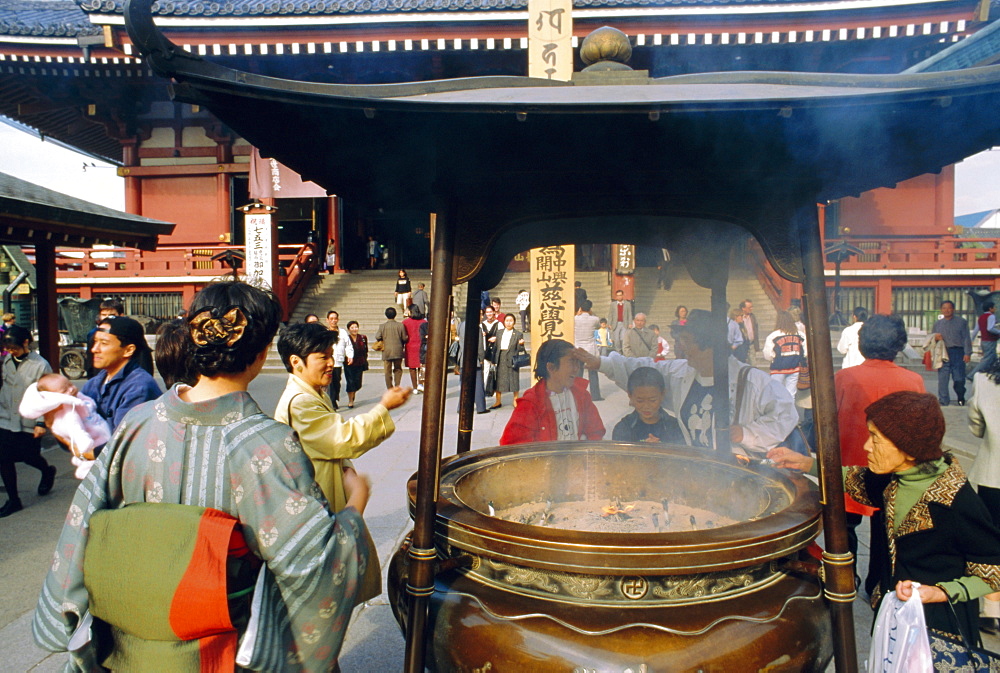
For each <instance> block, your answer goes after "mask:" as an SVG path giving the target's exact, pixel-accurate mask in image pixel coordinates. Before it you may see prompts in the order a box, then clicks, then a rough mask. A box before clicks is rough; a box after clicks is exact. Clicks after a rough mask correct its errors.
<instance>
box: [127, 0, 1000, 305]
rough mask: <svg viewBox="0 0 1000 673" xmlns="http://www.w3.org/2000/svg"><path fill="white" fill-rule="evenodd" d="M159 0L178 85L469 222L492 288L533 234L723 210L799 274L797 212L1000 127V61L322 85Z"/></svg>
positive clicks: (655, 224)
mask: <svg viewBox="0 0 1000 673" xmlns="http://www.w3.org/2000/svg"><path fill="white" fill-rule="evenodd" d="M149 5H150V0H132V2H131V3H130V5H129V6H128V7H127V8H126V23H127V27H128V30H129V34H130V35H131V37H132V39H133V41H134V42H135V43H136V44H137V46H138V47H139V49H140V50H141V52H142V53H143V54H144V55H145V56H146V57H147V58H148V63H149V64H150V65H151V66H152V67H153V68H154V70H156V71H157V72H158V73H159V74H161V75H163V76H166V77H171V78H173V79H174V80H175V82H176V84H175V86H174V92H173V93H174V95H175V96H176V97H177V98H178V99H180V100H183V101H187V102H191V103H197V104H201V105H204V106H205V107H207V108H208V109H209V110H211V111H212V112H213V113H214V114H215V115H216V116H217V117H219V118H220V119H222V120H223V121H224V122H225V123H226V124H228V125H229V126H231V127H232V128H233V129H234V130H235V131H236V132H237V133H238V134H239V135H241V136H243V137H244V138H246V139H247V140H248V141H250V142H251V143H252V144H253V145H255V146H257V147H259V148H260V149H261V152H262V153H263V154H264V155H265V156H273V157H275V158H277V159H278V160H280V161H281V162H282V163H284V164H286V165H288V166H290V167H292V168H294V169H295V170H296V171H298V172H299V173H301V174H302V176H303V178H304V179H306V180H312V181H315V182H317V183H318V184H320V185H322V186H324V187H325V188H326V189H327V190H329V191H330V192H332V193H337V194H338V195H341V196H344V197H346V198H349V199H353V200H355V201H358V202H362V203H365V204H367V205H369V206H372V207H379V208H384V209H386V210H389V209H396V208H407V209H423V210H426V211H428V212H437V213H439V214H441V215H443V216H444V217H446V218H449V219H450V220H452V221H454V222H456V223H457V225H458V241H457V248H456V264H455V280H456V281H458V282H461V281H463V280H466V279H468V278H470V277H471V276H473V275H476V274H478V273H483V274H485V275H484V276H483V277H482V278H483V282H484V284H485V286H486V287H490V286H491V282H495V281H496V280H498V279H499V277H500V275H501V274H502V273H503V269H504V268H505V267H506V264H507V262H508V261H509V259H510V258H511V257H512V256H513V254H514V253H516V252H518V251H520V250H525V249H527V248H530V247H535V246H538V245H543V244H548V243H556V242H567V241H571V240H572V241H575V242H579V243H588V242H592V243H597V242H634V243H645V244H650V245H665V246H667V247H671V248H674V249H681V250H683V249H684V248H689V247H691V246H692V245H693V246H694V247H699V243H698V241H699V240H702V239H703V237H704V235H705V234H706V233H707V232H708V231H709V230H708V229H706V228H705V227H706V223H708V222H728V223H735V224H738V225H740V226H742V227H743V228H745V229H746V230H748V231H750V232H751V233H753V234H754V236H755V237H756V238H757V240H758V241H759V242H760V243H761V245H762V246H763V248H764V250H765V252H766V253H767V254H768V256H769V258H770V260H771V262H772V264H773V265H774V266H775V268H776V269H777V270H778V271H779V272H780V273H782V274H783V275H784V276H786V277H787V278H789V279H792V280H800V279H801V278H802V269H801V263H800V261H799V258H800V247H799V238H798V232H797V231H796V229H795V227H796V225H795V224H794V222H795V221H796V219H797V217H798V216H799V215H800V214H801V213H803V212H806V211H807V210H810V209H811V210H813V211H814V210H815V204H816V203H817V202H819V201H824V200H828V199H835V198H839V197H843V196H848V195H857V194H859V193H861V192H863V191H866V190H870V189H874V188H876V187H884V186H892V185H894V184H896V183H897V182H900V181H902V180H905V179H907V178H911V177H914V176H916V175H920V174H922V173H928V172H935V171H938V170H939V169H940V168H941V167H943V166H946V165H948V164H952V163H955V162H956V161H959V160H961V159H963V158H965V157H967V156H969V155H971V154H974V153H976V152H978V151H981V150H983V149H986V148H988V147H991V146H993V145H996V144H1000V115H997V114H996V110H997V109H1000V107H998V104H1000V66H991V67H987V68H978V69H970V70H964V71H953V72H945V73H921V74H909V75H829V74H802V73H714V74H701V75H690V76H681V77H670V78H664V79H657V80H651V79H648V78H646V77H645V76H644V75H643V74H642V73H637V72H626V73H624V74H622V73H621V72H620V71H619V72H603V73H592V72H588V73H580V75H582V76H580V77H578V78H577V79H576V80H575V81H574V82H552V81H548V80H538V79H531V78H526V77H483V78H470V79H459V80H447V81H436V82H419V83H408V84H396V85H337V84H316V83H308V82H300V81H291V80H282V79H274V78H268V77H261V76H257V75H253V74H251V73H245V72H240V71H235V70H232V69H228V68H225V67H222V66H219V65H216V64H213V63H210V62H208V61H205V60H203V59H201V58H198V57H196V56H193V55H191V54H189V53H187V52H185V51H183V50H182V49H180V48H179V47H177V46H176V45H173V44H172V43H170V42H169V40H167V39H166V38H165V37H164V36H163V35H162V34H161V33H160V32H159V31H158V30H157V29H156V27H155V26H154V25H153V22H152V18H151V16H150V14H149ZM711 231H717V230H716V229H712V230H711ZM712 235H713V236H714V235H716V234H712ZM700 247H701V248H704V245H703V244H701V245H700ZM689 266H690V265H689ZM715 268H717V267H715ZM703 271H704V274H708V275H711V273H712V272H713V267H712V266H709V267H706V268H705V269H704V270H703ZM692 272H693V273H694V274H695V276H696V280H698V281H699V282H700V283H702V284H703V285H707V284H710V283H708V282H707V280H708V278H707V277H702V276H703V274H702V273H699V272H698V271H697V270H694V269H692Z"/></svg>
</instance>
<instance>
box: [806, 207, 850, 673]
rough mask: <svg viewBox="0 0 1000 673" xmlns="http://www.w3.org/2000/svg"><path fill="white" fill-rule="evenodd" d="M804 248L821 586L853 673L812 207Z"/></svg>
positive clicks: (829, 364)
mask: <svg viewBox="0 0 1000 673" xmlns="http://www.w3.org/2000/svg"><path fill="white" fill-rule="evenodd" d="M793 223H794V224H795V225H797V228H798V232H799V240H800V241H801V249H802V265H803V269H804V271H805V280H804V282H803V289H804V294H803V297H802V300H803V305H804V306H805V309H806V316H807V318H808V320H807V321H806V338H807V341H808V343H809V367H810V370H811V372H812V376H811V380H812V398H813V409H814V410H815V417H816V437H817V441H818V443H819V446H818V448H817V458H818V461H819V482H820V489H821V490H820V493H821V501H822V503H823V533H824V541H825V543H826V549H825V550H824V551H823V566H824V570H825V581H824V583H823V593H824V596H825V597H826V599H827V600H828V601H829V602H830V616H831V618H832V620H833V644H834V645H833V646H834V652H833V654H834V662H835V664H836V667H837V672H838V673H856V672H857V670H858V655H857V645H856V643H855V639H854V614H853V608H852V603H853V601H854V599H855V597H856V596H857V590H856V588H855V586H854V555H853V554H851V552H850V549H849V547H848V544H847V523H846V516H845V513H844V480H843V473H842V470H841V458H840V435H839V432H838V428H837V398H836V393H835V390H834V385H833V353H832V349H831V347H830V325H829V315H830V313H829V311H828V310H827V301H826V283H825V282H824V273H823V244H822V241H821V240H820V235H819V215H818V211H817V208H816V206H814V205H811V206H808V207H805V208H802V209H800V210H799V211H798V212H797V213H795V216H794V219H793Z"/></svg>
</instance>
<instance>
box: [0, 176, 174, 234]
mask: <svg viewBox="0 0 1000 673" xmlns="http://www.w3.org/2000/svg"><path fill="white" fill-rule="evenodd" d="M173 230H174V225H173V224H169V223H167V222H161V221H159V220H151V219H149V218H147V217H140V216H138V215H131V214H129V213H123V212H120V211H117V210H113V209H111V208H105V207H104V206H99V205H97V204H95V203H90V202H89V201H84V200H82V199H77V198H73V197H72V196H66V195H65V194H60V193H59V192H56V191H53V190H51V189H46V188H45V187H39V186H38V185H36V184H33V183H31V182H26V181H24V180H21V179H20V178H15V177H13V176H11V175H7V174H5V173H0V241H2V242H5V243H16V244H18V245H34V244H38V243H47V244H49V245H53V246H63V247H72V248H89V247H91V246H93V245H95V244H106V245H118V246H128V247H136V248H141V249H143V250H154V249H155V248H156V242H157V237H159V236H167V235H169V234H170V233H171V232H172V231H173Z"/></svg>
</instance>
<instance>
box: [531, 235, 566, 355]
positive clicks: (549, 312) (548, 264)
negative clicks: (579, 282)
mask: <svg viewBox="0 0 1000 673" xmlns="http://www.w3.org/2000/svg"><path fill="white" fill-rule="evenodd" d="M530 258H531V270H530V274H531V325H532V326H531V337H532V350H534V351H535V352H537V351H538V347H539V346H541V345H542V343H544V342H546V341H548V340H549V339H563V340H565V341H568V342H570V343H574V341H573V314H574V312H575V305H574V304H575V295H574V291H573V290H574V288H573V282H574V280H575V277H576V249H575V247H574V246H572V245H552V246H548V247H545V248H533V249H532V250H531V254H530Z"/></svg>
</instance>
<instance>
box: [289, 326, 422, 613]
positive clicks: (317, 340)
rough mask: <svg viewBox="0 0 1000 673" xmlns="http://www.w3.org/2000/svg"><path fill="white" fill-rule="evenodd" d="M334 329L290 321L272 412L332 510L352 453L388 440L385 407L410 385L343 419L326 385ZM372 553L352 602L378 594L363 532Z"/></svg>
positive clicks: (341, 499) (340, 501)
mask: <svg viewBox="0 0 1000 673" xmlns="http://www.w3.org/2000/svg"><path fill="white" fill-rule="evenodd" d="M333 338H334V337H333V334H332V333H331V332H330V331H329V330H327V329H324V328H323V327H322V326H320V325H308V324H305V323H300V324H297V325H290V326H289V327H288V329H286V330H285V331H284V332H282V333H281V336H280V337H279V338H278V354H279V355H280V356H281V362H282V363H283V364H284V365H285V369H287V370H288V383H287V384H286V385H285V391H284V392H283V393H282V394H281V399H279V400H278V406H277V408H276V409H275V411H274V417H275V418H276V419H277V420H279V421H281V422H282V423H287V424H288V425H290V426H292V429H293V430H295V431H296V432H297V433H298V436H299V441H300V442H302V448H303V449H305V452H306V455H307V456H309V459H310V460H311V461H312V464H313V467H314V468H315V470H316V483H317V484H319V487H320V488H321V489H322V490H323V495H325V496H326V499H327V501H328V502H329V503H330V508H331V510H332V511H334V512H336V511H338V510H339V509H340V508H342V507H344V505H345V503H346V502H347V497H348V492H347V490H346V489H345V486H346V484H347V483H348V481H349V480H350V479H355V478H356V473H355V471H354V465H353V464H352V463H351V459H352V458H359V457H361V456H362V455H364V454H365V453H366V452H367V451H368V450H370V449H373V448H375V447H376V446H378V445H379V444H381V443H382V442H384V441H385V440H386V439H388V438H389V437H390V436H391V435H392V433H393V432H395V430H396V426H395V424H394V423H393V422H392V417H391V416H389V410H390V409H395V408H397V407H399V406H401V405H402V404H403V403H404V402H406V400H407V399H409V397H410V393H411V392H412V388H400V387H398V386H397V387H394V388H390V389H389V390H387V391H385V392H384V393H383V394H382V400H381V401H380V402H379V403H378V404H376V405H375V408H374V409H372V410H371V411H369V412H366V413H363V414H359V415H357V416H354V417H353V418H349V419H348V418H344V417H342V416H341V415H340V414H338V413H337V411H336V410H335V409H334V408H333V405H332V404H331V402H330V397H329V395H328V394H327V387H328V386H329V385H330V379H331V376H332V372H333V347H334V346H333ZM366 544H368V546H369V549H370V551H371V554H372V557H371V558H370V559H369V563H368V569H367V572H366V573H365V576H364V578H363V580H362V586H361V591H360V592H359V594H358V596H357V598H356V599H355V602H356V603H361V602H363V601H366V600H369V599H371V598H374V597H375V596H378V595H379V594H380V593H382V582H381V579H382V578H381V569H380V568H379V565H378V556H377V554H376V551H375V544H374V542H372V540H371V537H370V536H367V539H366Z"/></svg>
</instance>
